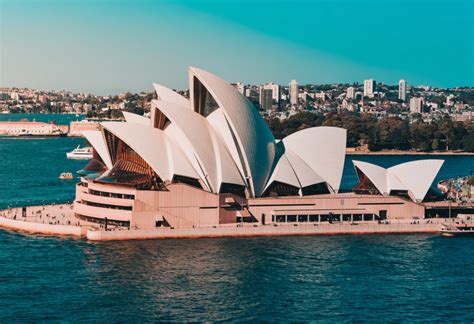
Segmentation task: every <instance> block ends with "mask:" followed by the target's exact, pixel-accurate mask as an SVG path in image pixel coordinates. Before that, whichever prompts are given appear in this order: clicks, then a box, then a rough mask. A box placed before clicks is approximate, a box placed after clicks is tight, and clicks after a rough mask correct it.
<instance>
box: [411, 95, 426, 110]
mask: <svg viewBox="0 0 474 324" xmlns="http://www.w3.org/2000/svg"><path fill="white" fill-rule="evenodd" d="M410 112H411V113H412V114H421V113H422V112H423V98H416V97H413V98H410Z"/></svg>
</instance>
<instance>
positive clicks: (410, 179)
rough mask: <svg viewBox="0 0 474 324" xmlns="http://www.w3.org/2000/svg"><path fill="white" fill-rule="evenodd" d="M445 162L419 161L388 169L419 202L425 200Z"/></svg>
mask: <svg viewBox="0 0 474 324" xmlns="http://www.w3.org/2000/svg"><path fill="white" fill-rule="evenodd" d="M443 163H444V160H435V159H432V160H417V161H411V162H406V163H402V164H398V165H395V166H393V167H391V168H389V169H388V171H389V173H393V174H396V176H397V178H398V179H399V180H400V181H401V183H403V184H405V186H406V187H407V188H409V190H410V191H411V193H412V194H413V196H415V198H416V199H417V200H420V201H421V200H423V199H424V198H425V196H426V194H427V192H428V190H429V189H430V186H431V184H432V183H433V181H434V179H435V178H436V175H437V174H438V172H439V170H440V169H441V167H442V166H443Z"/></svg>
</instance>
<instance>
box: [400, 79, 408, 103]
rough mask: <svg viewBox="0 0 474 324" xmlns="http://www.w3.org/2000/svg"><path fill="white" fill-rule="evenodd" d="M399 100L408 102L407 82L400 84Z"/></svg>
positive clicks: (401, 81) (402, 81) (403, 81)
mask: <svg viewBox="0 0 474 324" xmlns="http://www.w3.org/2000/svg"><path fill="white" fill-rule="evenodd" d="M398 99H400V100H403V101H406V100H407V82H406V81H405V80H400V81H399V82H398Z"/></svg>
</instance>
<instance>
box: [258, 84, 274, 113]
mask: <svg viewBox="0 0 474 324" xmlns="http://www.w3.org/2000/svg"><path fill="white" fill-rule="evenodd" d="M260 107H262V109H263V110H264V111H267V112H268V111H271V110H272V109H273V90H272V89H265V88H262V89H261V90H260Z"/></svg>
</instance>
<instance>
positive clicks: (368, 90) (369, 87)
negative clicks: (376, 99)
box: [364, 79, 376, 98]
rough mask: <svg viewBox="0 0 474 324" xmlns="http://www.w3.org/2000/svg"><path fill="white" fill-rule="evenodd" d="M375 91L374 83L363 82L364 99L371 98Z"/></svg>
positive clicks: (371, 80)
mask: <svg viewBox="0 0 474 324" xmlns="http://www.w3.org/2000/svg"><path fill="white" fill-rule="evenodd" d="M375 90H376V82H375V80H373V79H370V80H364V97H369V98H372V97H373V96H374V93H375Z"/></svg>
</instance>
